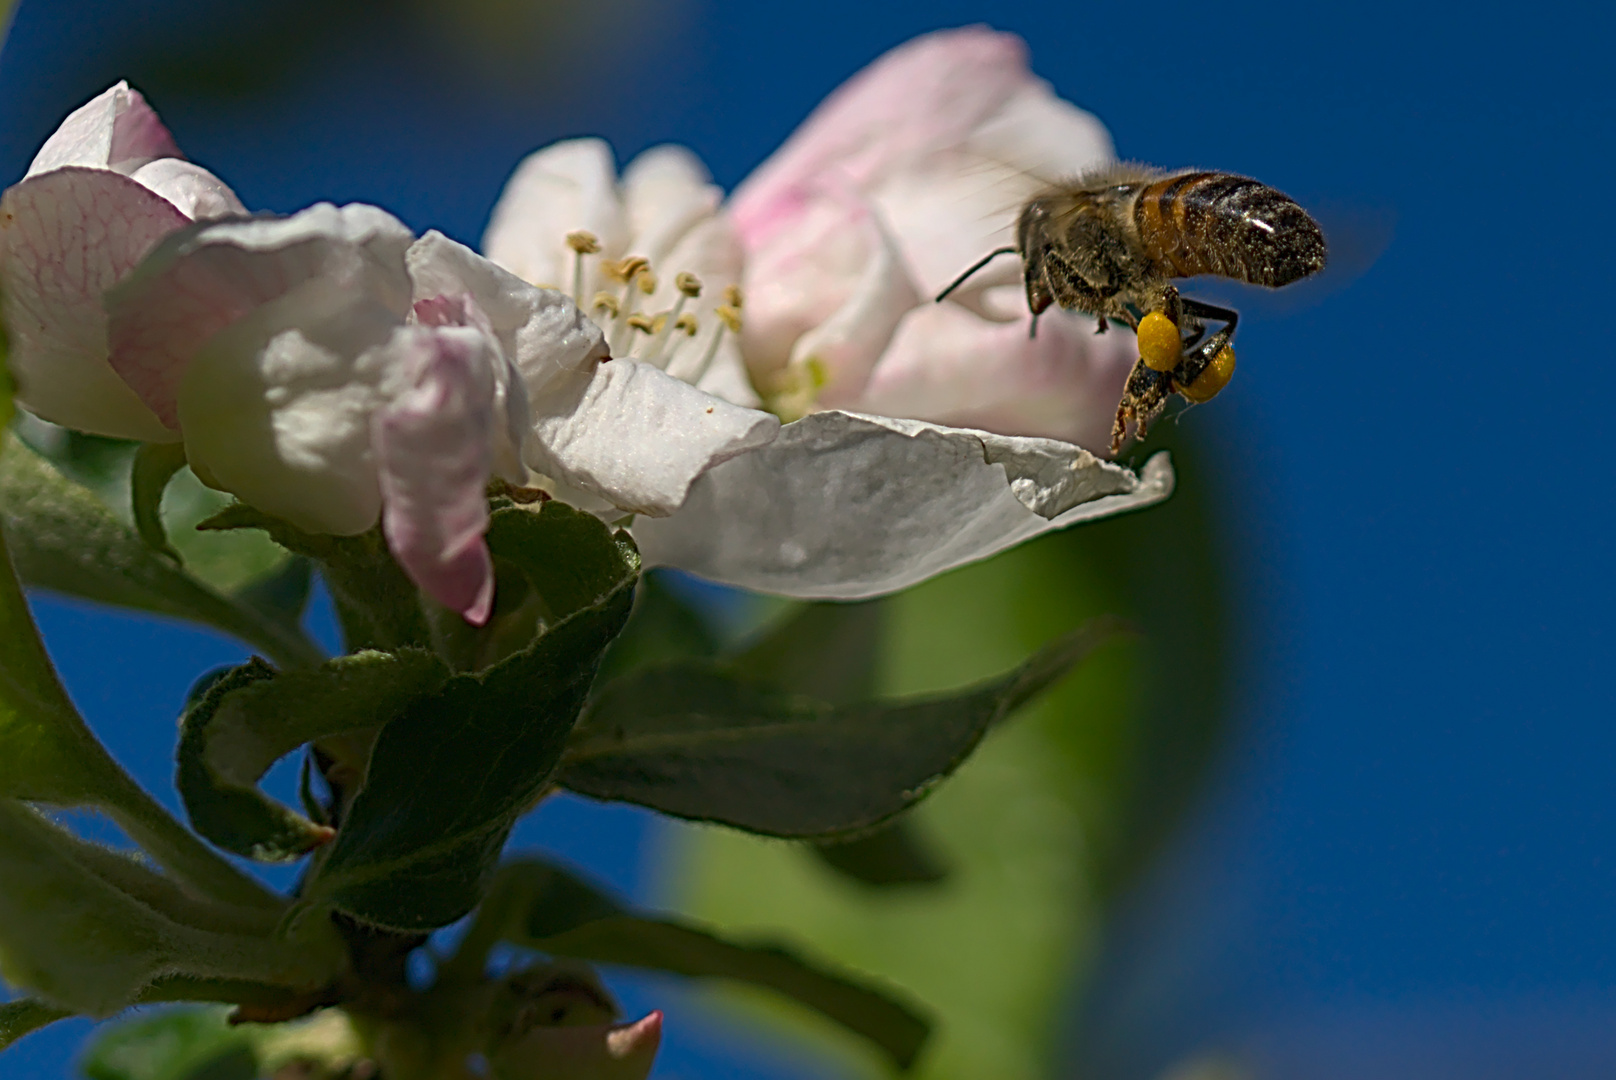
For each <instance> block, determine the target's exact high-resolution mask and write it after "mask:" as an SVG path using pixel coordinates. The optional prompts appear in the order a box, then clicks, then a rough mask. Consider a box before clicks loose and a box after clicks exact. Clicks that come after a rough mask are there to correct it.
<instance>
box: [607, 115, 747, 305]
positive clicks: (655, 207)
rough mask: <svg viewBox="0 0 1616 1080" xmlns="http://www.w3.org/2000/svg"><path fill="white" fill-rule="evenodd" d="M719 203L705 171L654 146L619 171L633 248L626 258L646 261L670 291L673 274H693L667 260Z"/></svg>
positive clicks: (689, 157)
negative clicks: (637, 256) (640, 258)
mask: <svg viewBox="0 0 1616 1080" xmlns="http://www.w3.org/2000/svg"><path fill="white" fill-rule="evenodd" d="M723 198H724V193H723V191H722V190H721V189H720V188H719V187H718V186H717V185H715V184H714V183H713V181H712V177H711V176H710V175H709V174H708V172H707V167H706V166H705V165H703V164H702V163H701V160H700V159H699V158H697V157H696V155H695V154H692V153H691V152H690V151H689V150H686V149H685V148H684V147H682V146H655V147H652V148H651V149H649V150H647V151H645V152H644V153H643V154H641V155H640V156H639V157H637V158H635V159H634V160H633V161H631V162H629V165H628V168H626V169H624V170H623V207H624V211H625V212H626V213H627V215H628V227H629V235H630V236H632V237H633V241H632V243H633V245H634V250H633V252H631V253H630V254H634V255H643V256H645V258H647V259H649V260H651V266H652V268H653V269H655V270H657V271H659V272H660V273H661V275H662V284H663V286H664V287H665V288H672V280H671V279H672V277H673V275H674V274H675V273H677V272H678V271H680V270H689V271H690V272H692V273H696V272H697V271H696V270H695V268H694V267H690V266H686V265H684V264H683V263H682V262H680V261H679V260H678V259H669V257H668V256H669V255H670V254H671V253H672V252H673V249H674V246H675V245H676V244H678V242H679V241H680V239H682V238H683V237H684V235H685V234H686V233H688V232H689V231H690V230H691V229H692V228H694V227H695V226H696V225H697V224H698V223H699V222H701V221H702V220H703V219H705V218H709V217H711V216H712V214H713V212H714V211H715V210H717V209H718V204H719V203H720V202H722V201H723ZM648 306H650V308H651V310H653V311H654V310H658V309H657V308H656V307H655V305H654V304H653V305H648Z"/></svg>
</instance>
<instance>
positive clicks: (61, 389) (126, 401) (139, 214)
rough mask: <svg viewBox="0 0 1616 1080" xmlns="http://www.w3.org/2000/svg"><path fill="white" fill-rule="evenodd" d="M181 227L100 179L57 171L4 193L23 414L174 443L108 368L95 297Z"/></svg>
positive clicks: (127, 188) (7, 285) (131, 187)
mask: <svg viewBox="0 0 1616 1080" xmlns="http://www.w3.org/2000/svg"><path fill="white" fill-rule="evenodd" d="M186 224H187V219H186V218H185V216H184V215H183V214H181V213H180V212H179V211H178V210H177V209H175V208H174V206H173V205H172V204H170V203H169V202H168V201H167V200H165V199H162V198H160V197H159V196H157V195H156V194H154V193H153V192H151V191H150V190H148V189H147V188H146V187H144V186H143V185H141V184H139V183H137V182H136V181H134V180H132V179H130V178H128V177H126V176H121V175H119V174H117V173H114V172H108V171H106V170H104V169H90V168H78V167H68V168H60V169H56V170H54V171H51V172H48V173H43V174H41V175H38V176H34V177H31V178H29V179H26V180H24V181H22V182H21V183H19V184H17V185H16V186H15V187H13V188H11V189H10V190H8V191H7V192H6V193H5V197H4V200H3V201H0V236H3V240H0V243H3V245H4V283H3V292H4V310H5V320H6V325H7V329H8V331H9V333H10V336H11V358H10V364H11V370H12V373H13V374H14V375H15V376H16V379H17V383H18V398H19V400H20V401H21V402H22V404H23V405H25V406H27V407H28V409H29V410H31V411H32V412H35V413H37V414H38V415H40V416H43V417H44V418H45V419H47V420H51V421H54V422H56V423H59V424H62V425H64V426H66V427H70V428H74V429H76V430H79V431H87V432H90V433H92V434H96V435H109V436H113V437H116V438H129V439H141V440H147V441H171V440H173V439H175V438H177V435H176V434H175V433H174V432H173V431H172V430H170V427H171V426H172V425H169V426H165V424H164V422H163V421H161V420H160V419H159V417H158V416H156V415H154V410H152V409H150V408H148V407H147V406H146V405H145V404H142V401H141V398H140V397H139V396H137V394H136V393H135V392H134V391H133V390H132V389H131V388H130V387H129V386H128V385H126V384H125V382H124V380H122V379H120V378H119V377H118V375H117V373H116V372H115V370H114V369H113V367H112V366H110V365H109V363H108V349H107V340H108V338H107V333H108V330H107V316H106V313H105V311H104V310H103V308H102V296H103V294H104V293H105V292H106V291H107V290H108V289H110V288H112V287H113V285H114V284H116V283H117V282H118V281H119V280H120V279H123V278H124V277H126V276H127V275H128V274H129V273H130V271H131V270H132V269H133V268H134V267H135V265H136V264H137V263H139V262H140V261H141V259H143V258H144V257H145V255H146V254H147V252H149V251H150V250H151V249H152V248H153V247H154V246H156V245H157V243H158V242H159V241H160V240H162V238H163V237H165V236H167V235H169V234H171V233H173V232H174V231H175V230H176V229H179V228H181V227H182V226H184V225H186ZM170 419H172V418H170Z"/></svg>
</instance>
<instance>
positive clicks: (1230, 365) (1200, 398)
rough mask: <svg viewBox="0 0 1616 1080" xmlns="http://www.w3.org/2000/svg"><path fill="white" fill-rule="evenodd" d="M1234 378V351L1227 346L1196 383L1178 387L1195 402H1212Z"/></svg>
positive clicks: (1179, 390)
mask: <svg viewBox="0 0 1616 1080" xmlns="http://www.w3.org/2000/svg"><path fill="white" fill-rule="evenodd" d="M1233 377H1234V350H1233V349H1231V348H1229V346H1227V345H1225V346H1224V347H1223V351H1222V352H1220V353H1218V355H1216V356H1214V357H1213V358H1212V362H1211V363H1210V364H1208V365H1206V367H1205V368H1203V369H1202V370H1201V373H1200V374H1199V375H1197V376H1196V377H1195V381H1194V382H1192V383H1190V384H1189V385H1188V386H1179V387H1177V389H1178V392H1179V393H1180V394H1183V395H1184V396H1185V397H1187V398H1189V399H1190V400H1191V401H1193V402H1195V403H1196V404H1197V405H1199V404H1201V403H1202V402H1207V401H1211V400H1212V399H1213V398H1215V397H1217V396H1218V391H1219V390H1222V389H1223V388H1224V387H1225V386H1228V385H1229V380H1230V379H1232V378H1233Z"/></svg>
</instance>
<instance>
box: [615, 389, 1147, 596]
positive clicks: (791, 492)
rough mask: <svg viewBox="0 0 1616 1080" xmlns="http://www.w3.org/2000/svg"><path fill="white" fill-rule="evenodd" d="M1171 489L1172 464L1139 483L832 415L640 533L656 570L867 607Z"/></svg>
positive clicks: (936, 433) (1057, 459)
mask: <svg viewBox="0 0 1616 1080" xmlns="http://www.w3.org/2000/svg"><path fill="white" fill-rule="evenodd" d="M1172 489H1173V471H1172V467H1171V465H1170V464H1169V463H1168V459H1167V455H1166V454H1157V455H1156V456H1155V457H1153V458H1151V459H1150V460H1149V461H1148V462H1146V464H1145V467H1144V469H1143V470H1141V472H1140V473H1139V474H1138V475H1135V474H1134V473H1133V472H1131V471H1129V470H1128V469H1125V468H1123V467H1122V466H1120V465H1115V464H1112V463H1111V462H1108V461H1102V460H1100V459H1099V458H1097V457H1095V456H1094V455H1093V454H1090V453H1089V452H1088V451H1086V450H1083V449H1081V448H1079V447H1076V446H1071V445H1068V444H1066V443H1060V442H1055V441H1054V440H1051V439H1032V438H1009V437H1005V436H1000V435H992V434H989V433H987V432H982V431H968V430H961V429H958V428H947V427H941V426H938V425H934V424H926V423H922V422H920V421H917V420H895V419H891V418H887V417H880V416H861V415H858V414H854V413H843V412H821V413H814V414H813V415H811V416H806V417H804V418H803V419H801V420H798V421H796V422H795V423H792V424H787V425H786V426H785V428H783V429H782V430H781V432H780V437H779V438H778V439H776V440H775V442H774V443H773V444H772V445H770V446H766V447H763V448H762V449H759V450H756V451H754V452H753V453H750V454H743V455H741V456H739V457H736V458H734V459H733V460H731V461H727V462H725V463H724V464H722V465H720V466H718V467H717V468H715V469H713V470H711V471H710V472H708V473H706V474H705V475H704V476H702V477H701V479H699V480H697V481H696V483H695V484H694V485H693V486H692V487H691V490H690V495H689V498H688V499H687V501H686V502H685V505H684V507H683V508H682V509H680V510H679V512H678V513H676V514H673V515H672V516H671V517H666V518H640V519H638V520H636V521H635V523H634V526H633V532H634V539H635V542H636V543H637V544H638V545H639V547H640V553H641V555H642V556H643V557H644V559H645V562H646V565H647V566H674V567H678V568H680V569H682V570H687V571H689V572H691V573H693V574H699V575H700V576H702V577H705V578H708V579H710V580H713V581H718V582H722V583H724V584H728V585H737V586H740V587H741V588H745V589H752V590H755V591H757V592H765V593H775V594H777V595H781V596H796V597H803V598H810V599H843V600H855V599H861V598H864V597H869V596H880V595H883V594H885V593H890V592H896V591H897V590H899V589H905V588H908V587H909V586H910V585H913V584H915V583H917V582H920V581H924V580H926V579H927V578H930V577H933V576H935V575H937V574H940V573H943V572H944V571H946V570H950V569H953V568H954V567H956V566H962V565H964V564H966V563H969V562H974V561H976V560H978V559H985V558H987V557H988V556H990V555H993V554H995V553H997V552H999V551H1003V550H1004V549H1006V548H1008V547H1013V546H1014V545H1016V544H1019V543H1021V542H1023V541H1025V540H1029V539H1031V538H1032V537H1034V536H1038V535H1040V534H1042V533H1045V532H1049V531H1051V530H1053V529H1061V528H1065V527H1067V526H1068V525H1074V524H1077V523H1078V522H1082V521H1089V520H1093V519H1095V518H1101V517H1107V516H1109V515H1111V514H1116V513H1121V512H1124V511H1127V510H1133V509H1137V508H1140V507H1144V506H1149V505H1151V504H1152V503H1156V502H1160V501H1161V500H1162V499H1165V498H1166V497H1167V496H1168V495H1169V494H1171V493H1172Z"/></svg>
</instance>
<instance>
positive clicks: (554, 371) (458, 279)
mask: <svg viewBox="0 0 1616 1080" xmlns="http://www.w3.org/2000/svg"><path fill="white" fill-rule="evenodd" d="M406 262H407V263H408V266H409V274H410V281H411V284H412V287H413V289H414V295H415V299H416V301H417V302H419V301H422V300H434V299H435V298H438V297H445V296H448V297H470V298H471V299H472V300H473V301H475V303H476V306H477V307H478V308H479V309H480V310H481V311H482V312H483V313H484V314H485V315H486V316H487V318H488V322H489V327H490V329H491V331H492V333H493V334H494V336H495V338H496V339H497V340H498V341H499V344H500V349H501V350H502V351H503V352H504V354H505V356H506V357H507V358H508V359H509V360H510V361H511V363H513V364H514V365H515V366H516V369H517V370H518V371H519V372H520V373H521V376H522V382H523V383H524V385H525V386H526V387H527V390H528V393H529V395H532V394H536V393H543V392H544V387H545V385H546V384H547V383H549V382H550V381H551V380H552V379H557V378H566V377H570V376H571V375H572V374H574V373H575V372H577V371H580V370H591V369H593V368H594V366H595V365H596V364H598V363H599V362H600V361H601V360H602V359H604V358H605V357H606V355H607V353H606V343H605V338H604V336H603V335H602V334H601V332H600V328H599V327H598V326H596V325H595V324H594V323H593V322H591V321H590V320H589V319H588V318H586V317H585V316H584V314H583V313H582V312H581V311H579V310H578V307H577V305H576V304H574V303H573V302H572V300H571V299H569V298H568V297H567V296H566V295H565V294H564V293H562V292H558V291H557V290H555V289H539V288H535V287H533V286H532V285H530V284H528V283H527V282H526V281H524V280H523V279H522V278H520V277H518V276H516V275H515V274H513V273H511V272H510V271H508V270H506V269H504V268H502V267H500V266H498V265H496V264H495V263H494V262H492V261H491V260H489V259H485V258H483V257H482V256H481V255H479V254H477V253H476V252H475V251H473V250H471V249H470V248H469V247H466V246H465V245H464V244H459V243H456V242H455V241H453V240H451V239H449V238H448V237H447V236H444V235H443V234H442V233H440V232H436V231H433V232H428V233H427V234H426V235H425V236H423V237H421V239H419V240H417V241H416V242H415V243H414V244H413V245H412V246H411V247H410V250H409V254H408V255H407V257H406Z"/></svg>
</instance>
